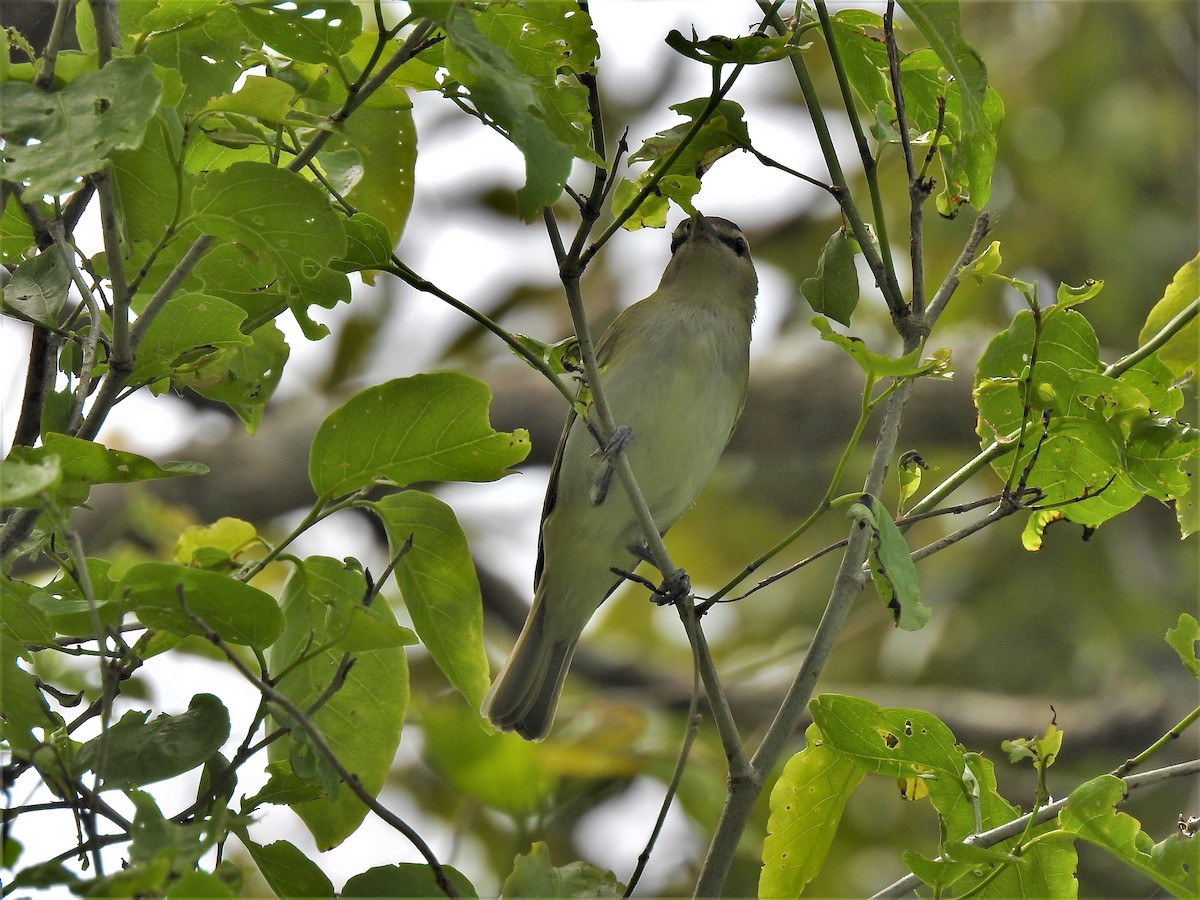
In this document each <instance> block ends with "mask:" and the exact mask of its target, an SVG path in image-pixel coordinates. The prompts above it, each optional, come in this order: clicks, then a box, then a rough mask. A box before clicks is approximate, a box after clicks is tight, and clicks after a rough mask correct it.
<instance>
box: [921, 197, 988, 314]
mask: <svg viewBox="0 0 1200 900" xmlns="http://www.w3.org/2000/svg"><path fill="white" fill-rule="evenodd" d="M991 227H992V215H991V213H989V212H986V211H985V212H981V213H980V214H979V215H978V216H976V217H975V224H974V225H972V226H971V233H970V234H969V235H968V236H967V241H966V243H965V244H963V248H962V252H960V253H959V254H958V259H956V260H955V261H954V265H952V266H951V267H950V271H949V272H947V273H946V277H945V278H944V279H943V280H942V283H941V284H940V285H939V286H938V289H937V291H936V292H935V293H934V295H933V299H931V300H930V301H929V307H928V309H927V310H926V311H925V320H926V322H927V323H928V325H929V327H930V328H932V327H933V324H934V322H936V321H937V320H938V318H939V317H940V316H941V314H942V313H943V312H944V311H945V309H946V304H948V303H949V302H950V299H951V298H952V297H953V296H954V292H955V291H957V290H958V284H959V281H958V277H959V275H960V274H961V273H962V270H963V269H965V268H966V267H967V266H969V265H970V264H971V260H973V259H974V258H975V251H976V250H978V249H979V245H980V244H981V243H982V242H983V239H984V238H985V237H987V234H988V232H989V231H990V230H991Z"/></svg>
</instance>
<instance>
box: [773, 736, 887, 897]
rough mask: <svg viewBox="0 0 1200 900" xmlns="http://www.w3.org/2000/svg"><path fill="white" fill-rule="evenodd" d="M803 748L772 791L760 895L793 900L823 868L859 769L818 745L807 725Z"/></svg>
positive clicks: (852, 763)
mask: <svg viewBox="0 0 1200 900" xmlns="http://www.w3.org/2000/svg"><path fill="white" fill-rule="evenodd" d="M804 739H805V747H804V749H803V750H801V751H800V752H799V753H797V754H795V755H794V756H793V757H792V758H791V759H789V760H788V761H787V763H786V764H785V765H784V767H783V772H782V773H781V774H780V776H779V780H778V781H776V782H775V786H774V787H773V788H771V798H770V810H771V813H770V818H769V819H768V820H767V837H766V840H765V841H764V843H763V852H762V860H763V868H762V872H761V873H760V875H759V879H758V895H759V896H760V897H797V896H799V895H800V893H801V891H803V889H804V886H805V885H806V884H808V883H809V882H810V881H812V879H813V878H815V877H816V876H817V874H818V873H819V872H820V871H821V867H822V866H823V865H824V864H825V857H826V856H827V855H828V854H829V848H830V846H831V845H832V844H833V838H834V835H835V834H836V833H837V828H838V824H839V823H840V822H841V819H842V812H843V810H844V809H845V808H846V801H847V800H848V799H850V795H851V794H852V793H853V792H854V789H855V788H856V787H858V784H859V782H860V781H862V778H863V775H864V774H865V773H864V771H863V770H862V769H861V768H860V767H859V766H858V765H856V764H855V763H854V762H852V761H851V760H849V759H846V758H845V757H842V756H839V755H836V754H834V753H831V752H829V751H828V750H827V749H825V747H824V746H823V742H822V739H821V731H820V729H819V728H818V727H817V726H816V725H810V726H809V727H808V730H807V731H805V733H804Z"/></svg>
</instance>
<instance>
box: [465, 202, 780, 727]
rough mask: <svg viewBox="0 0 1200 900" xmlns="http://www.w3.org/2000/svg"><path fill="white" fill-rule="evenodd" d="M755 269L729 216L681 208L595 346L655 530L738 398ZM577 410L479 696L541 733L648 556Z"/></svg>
mask: <svg viewBox="0 0 1200 900" xmlns="http://www.w3.org/2000/svg"><path fill="white" fill-rule="evenodd" d="M757 295H758V275H757V273H756V271H755V268H754V262H753V260H752V259H751V256H750V246H749V244H748V243H747V241H746V238H745V236H744V235H743V234H742V232H741V229H739V228H738V226H737V225H735V224H734V223H733V222H730V221H729V220H728V219H722V218H719V217H716V216H702V215H700V214H699V213H697V214H695V215H692V216H691V217H689V218H687V219H685V220H684V221H683V222H681V223H680V224H679V226H678V227H677V228H676V229H675V231H674V232H673V234H672V237H671V259H670V261H669V262H668V263H667V266H666V269H665V270H664V272H663V275H662V279H661V281H660V282H659V285H658V288H657V289H656V290H655V291H654V293H652V294H650V296H648V297H646V298H645V299H644V300H640V301H638V302H637V303H635V304H633V305H632V306H630V307H629V308H628V309H626V310H624V311H623V312H622V313H621V314H620V315H618V316H617V318H616V319H614V320H613V322H612V324H611V325H610V326H609V328H608V329H607V330H606V331H605V333H604V335H603V336H602V337H601V339H600V342H599V344H598V345H597V349H596V360H597V364H598V368H599V372H600V374H599V380H600V388H601V390H602V392H603V394H604V397H605V399H606V400H607V403H608V406H609V409H610V410H611V413H612V417H613V420H614V422H615V424H616V425H617V426H618V431H619V432H620V433H621V435H622V436H623V437H625V438H627V441H628V442H627V444H625V445H624V447H623V450H622V452H624V453H625V454H626V455H627V458H628V460H629V465H630V467H631V468H632V470H633V474H634V476H635V479H636V480H637V483H638V486H639V488H640V489H641V491H642V494H643V495H644V497H645V500H646V503H647V505H648V507H649V509H650V512H651V514H652V516H653V518H654V523H655V526H656V527H657V528H658V530H659V532H660V533H665V532H666V530H667V529H668V528H670V527H671V526H672V525H673V524H675V522H676V521H677V520H678V519H679V517H680V516H681V515H683V513H684V512H685V511H686V510H687V509H688V507H690V506H691V505H692V504H693V503H694V502H695V499H696V496H697V495H698V494H699V493H700V490H701V488H703V487H704V484H705V482H707V481H708V478H709V475H711V474H712V471H713V469H714V467H715V466H716V464H717V460H718V459H719V458H720V456H721V453H722V452H723V451H724V449H725V445H726V444H727V443H728V441H729V438H730V436H731V434H732V433H733V429H734V426H735V425H736V424H737V420H738V417H739V416H740V415H741V411H742V407H743V405H744V403H745V398H746V385H747V382H748V378H749V367H750V327H751V323H752V322H753V320H754V313H755V299H756V297H757ZM612 471H613V470H612V467H611V462H610V457H609V456H608V455H606V454H605V452H604V451H603V450H602V449H600V448H598V446H597V440H596V438H595V437H594V436H593V435H592V434H591V432H590V431H589V429H588V428H587V426H586V423H584V422H583V421H582V420H581V419H580V418H579V416H578V415H577V413H576V412H575V411H574V410H572V412H571V413H570V414H569V415H568V417H567V422H566V425H565V426H564V428H563V432H562V437H561V438H560V440H559V443H558V449H557V451H556V453H555V456H554V462H553V465H552V467H551V471H550V480H549V484H548V486H547V489H546V499H545V503H544V506H543V510H542V520H541V528H540V533H539V539H538V559H537V565H536V567H535V571H534V597H533V604H532V606H531V607H530V610H529V614H528V616H527V618H526V620H525V624H524V626H523V627H522V629H521V632H520V634H519V636H518V637H517V641H516V643H515V645H514V646H513V650H512V652H511V654H510V655H509V657H508V660H507V661H506V662H505V663H504V665H503V666H502V668H501V670H500V672H499V674H498V675H497V677H496V680H495V682H494V683H493V684H492V687H491V689H490V690H489V691H488V692H487V695H486V697H485V699H484V702H483V707H482V713H483V715H484V716H486V717H487V719H488V720H489V721H490V722H491V724H492V726H493V727H494V728H496V729H497V730H499V731H505V732H510V731H511V732H516V733H517V734H519V735H520V736H521V737H523V738H525V739H526V740H541V739H542V738H544V737H545V736H546V735H547V734H548V733H549V731H550V727H551V724H552V723H553V720H554V714H555V710H556V707H557V706H558V700H559V695H560V693H561V692H562V687H563V682H564V680H565V678H566V675H567V670H568V668H569V667H570V664H571V658H572V656H573V655H574V652H575V647H576V644H577V643H578V641H579V637H580V635H581V633H582V632H583V629H584V626H586V625H587V623H588V621H589V620H590V619H591V618H592V616H593V614H595V612H596V610H597V609H599V607H600V605H601V604H602V603H603V602H604V601H605V600H606V599H607V598H608V597H609V595H611V594H612V592H613V591H614V590H616V588H617V587H618V586H619V585H620V583H621V581H622V580H624V576H623V575H621V574H616V573H615V572H614V571H613V570H614V569H617V570H620V571H622V572H624V571H630V570H632V569H633V568H634V567H635V566H636V565H637V562H638V560H639V558H644V557H645V553H646V551H645V539H644V536H643V533H642V531H641V528H640V527H639V524H638V520H637V517H636V514H635V513H634V509H633V506H632V504H631V502H630V500H629V497H628V495H627V493H626V491H625V489H624V488H623V487H622V485H621V483H620V482H619V481H616V480H615V479H613V478H612Z"/></svg>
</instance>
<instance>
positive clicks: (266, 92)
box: [206, 75, 296, 125]
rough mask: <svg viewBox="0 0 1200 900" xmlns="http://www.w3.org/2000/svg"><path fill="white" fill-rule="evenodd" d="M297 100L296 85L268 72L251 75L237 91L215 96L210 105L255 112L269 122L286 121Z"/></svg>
mask: <svg viewBox="0 0 1200 900" xmlns="http://www.w3.org/2000/svg"><path fill="white" fill-rule="evenodd" d="M295 100H296V89H295V88H294V87H292V86H291V85H290V84H288V83H287V82H285V81H281V80H280V79H278V78H269V77H267V76H264V75H247V76H246V78H245V80H244V81H243V82H242V85H241V87H239V88H238V90H237V91H236V93H229V94H222V95H221V96H220V97H215V98H213V99H212V100H210V101H209V103H208V106H207V107H206V109H208V110H210V111H216V112H220V111H227V112H235V113H240V114H241V115H244V116H252V117H253V118H255V119H258V121H260V122H262V123H263V124H265V125H283V124H284V123H285V122H287V121H288V117H289V116H290V115H291V113H292V108H293V104H294V103H295Z"/></svg>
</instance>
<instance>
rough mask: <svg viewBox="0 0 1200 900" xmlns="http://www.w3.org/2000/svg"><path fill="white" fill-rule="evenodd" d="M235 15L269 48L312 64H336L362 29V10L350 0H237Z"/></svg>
mask: <svg viewBox="0 0 1200 900" xmlns="http://www.w3.org/2000/svg"><path fill="white" fill-rule="evenodd" d="M235 6H236V8H237V12H238V18H239V19H240V20H241V22H242V24H243V25H245V26H246V28H248V29H249V30H250V31H252V32H253V33H254V35H255V37H257V38H259V39H260V40H262V42H263V43H264V44H266V45H267V46H269V47H270V48H271V49H272V50H275V51H276V52H278V53H281V54H282V55H284V56H288V57H291V58H292V59H298V60H303V61H305V62H312V63H335V64H336V63H337V62H338V57H339V56H341V55H342V54H343V53H346V52H347V51H348V50H349V49H350V47H351V45H352V44H353V43H354V39H355V38H356V37H357V36H358V34H359V32H360V31H362V13H361V12H360V11H359V8H358V7H357V6H356V5H355V4H354V3H352V2H350V0H322V2H321V3H319V4H316V3H302V4H297V3H264V2H251V0H238V2H237V3H236V4H235Z"/></svg>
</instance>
